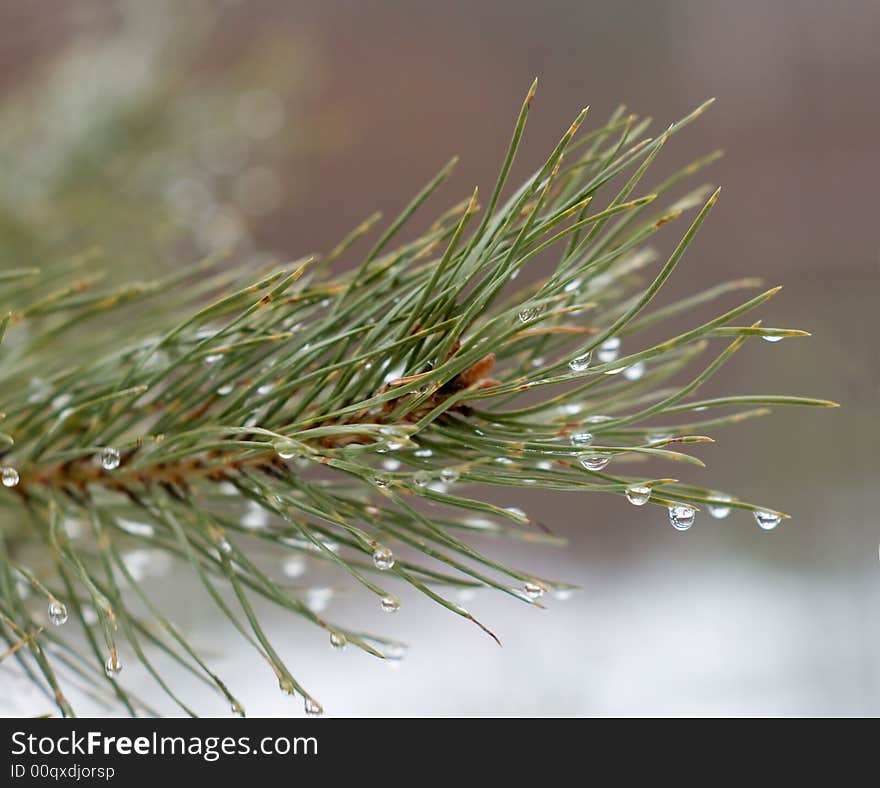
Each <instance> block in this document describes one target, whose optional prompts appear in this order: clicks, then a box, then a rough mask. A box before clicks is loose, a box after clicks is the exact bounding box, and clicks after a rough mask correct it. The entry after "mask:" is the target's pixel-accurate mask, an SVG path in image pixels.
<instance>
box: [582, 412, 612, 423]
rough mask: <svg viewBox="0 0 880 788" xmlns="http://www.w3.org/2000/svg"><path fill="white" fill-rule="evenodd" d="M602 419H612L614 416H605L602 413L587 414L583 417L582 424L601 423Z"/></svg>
mask: <svg viewBox="0 0 880 788" xmlns="http://www.w3.org/2000/svg"><path fill="white" fill-rule="evenodd" d="M603 421H614V416H605V415H604V414H602V413H597V414H596V415H595V416H587V418H585V419H584V424H601V423H602V422H603Z"/></svg>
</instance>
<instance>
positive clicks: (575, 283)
mask: <svg viewBox="0 0 880 788" xmlns="http://www.w3.org/2000/svg"><path fill="white" fill-rule="evenodd" d="M582 283H583V281H582V280H581V279H572V280H571V281H570V282H569V283H568V284H567V285H566V286H565V287H564V288H563V290H565V292H566V293H573V292H574V291H575V290H577V289H578V288H579V287H580V286H581V284H582Z"/></svg>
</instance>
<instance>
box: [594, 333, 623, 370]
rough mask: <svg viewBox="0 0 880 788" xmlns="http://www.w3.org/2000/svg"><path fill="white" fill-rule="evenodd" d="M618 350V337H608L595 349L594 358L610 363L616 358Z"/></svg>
mask: <svg viewBox="0 0 880 788" xmlns="http://www.w3.org/2000/svg"><path fill="white" fill-rule="evenodd" d="M619 351H620V339H619V338H618V337H609V338H608V339H606V340H605V341H604V342H603V343H602V344H601V345H599V349H598V350H597V351H596V358H598V359H599V361H600V362H601V363H603V364H610V363H611V362H612V361H614V360H615V359H616V358H617V354H618V352H619Z"/></svg>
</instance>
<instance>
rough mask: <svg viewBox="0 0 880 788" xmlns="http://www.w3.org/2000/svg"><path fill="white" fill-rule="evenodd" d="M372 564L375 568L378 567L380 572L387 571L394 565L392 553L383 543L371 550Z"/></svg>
mask: <svg viewBox="0 0 880 788" xmlns="http://www.w3.org/2000/svg"><path fill="white" fill-rule="evenodd" d="M373 564H374V565H375V567H376V569H379V570H380V571H382V572H387V571H388V570H389V569H391V567H393V566H394V553H392V552H391V551H390V550H389V549H388V548H387V547H385V546H384V545H379V546H378V547H377V548H376V549H375V550H373Z"/></svg>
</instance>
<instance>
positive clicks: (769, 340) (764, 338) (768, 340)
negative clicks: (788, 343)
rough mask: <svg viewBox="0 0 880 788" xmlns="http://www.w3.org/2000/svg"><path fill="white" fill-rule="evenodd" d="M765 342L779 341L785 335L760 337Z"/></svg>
mask: <svg viewBox="0 0 880 788" xmlns="http://www.w3.org/2000/svg"><path fill="white" fill-rule="evenodd" d="M761 339H763V340H764V341H765V342H781V341H782V340H783V339H785V337H771V336H763V337H761Z"/></svg>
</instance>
